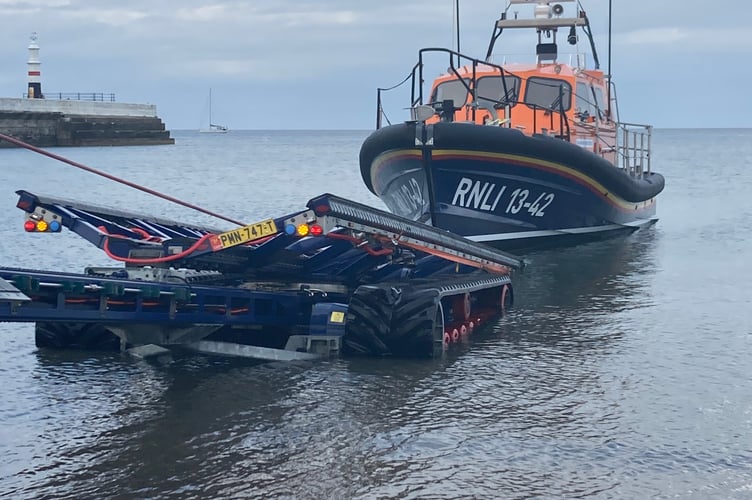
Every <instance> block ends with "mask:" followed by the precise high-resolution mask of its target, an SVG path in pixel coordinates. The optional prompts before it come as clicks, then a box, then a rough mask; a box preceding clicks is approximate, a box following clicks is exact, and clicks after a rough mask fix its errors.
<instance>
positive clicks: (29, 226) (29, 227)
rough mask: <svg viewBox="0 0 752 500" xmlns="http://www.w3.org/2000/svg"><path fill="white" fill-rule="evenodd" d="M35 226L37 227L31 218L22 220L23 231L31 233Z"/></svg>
mask: <svg viewBox="0 0 752 500" xmlns="http://www.w3.org/2000/svg"><path fill="white" fill-rule="evenodd" d="M36 228H37V225H36V223H35V222H34V221H33V220H27V221H26V222H24V230H25V231H26V232H27V233H32V232H34V230H35V229H36Z"/></svg>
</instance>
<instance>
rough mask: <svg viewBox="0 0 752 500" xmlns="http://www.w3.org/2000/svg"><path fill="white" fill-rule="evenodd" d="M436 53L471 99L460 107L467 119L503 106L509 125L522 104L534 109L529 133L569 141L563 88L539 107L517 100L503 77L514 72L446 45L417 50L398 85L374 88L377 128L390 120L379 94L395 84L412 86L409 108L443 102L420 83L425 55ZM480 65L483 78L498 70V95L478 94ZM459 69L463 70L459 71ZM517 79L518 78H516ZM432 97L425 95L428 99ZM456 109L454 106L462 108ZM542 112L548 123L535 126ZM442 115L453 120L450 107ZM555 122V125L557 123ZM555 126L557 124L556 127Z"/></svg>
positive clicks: (438, 104) (507, 124)
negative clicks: (467, 113)
mask: <svg viewBox="0 0 752 500" xmlns="http://www.w3.org/2000/svg"><path fill="white" fill-rule="evenodd" d="M435 53H443V54H445V55H446V56H448V59H449V65H448V72H449V73H451V74H452V75H454V77H455V78H456V79H457V81H458V82H460V83H461V84H462V85H463V86H464V87H465V90H467V93H468V94H469V95H470V98H471V99H470V102H469V103H465V102H463V103H462V106H461V107H464V106H469V110H470V119H471V121H473V122H475V121H476V115H477V113H478V110H479V109H481V110H483V109H485V110H489V109H490V108H492V109H493V110H497V109H503V110H504V120H503V124H504V125H506V126H511V124H512V123H513V122H512V108H514V107H515V106H516V105H517V104H523V105H525V106H527V107H529V108H530V109H532V111H533V124H532V125H533V130H532V132H531V133H533V134H535V133H546V134H552V135H554V136H556V137H559V138H562V139H565V140H569V138H570V127H569V120H568V118H567V115H566V112H565V102H566V100H565V97H566V96H565V95H564V90H563V88H562V87H559V96H558V98H557V99H556V100H555V102H553V103H552V104H551V106H549V107H545V106H540V105H537V104H535V103H527V102H524V101H519V100H518V99H517V95H516V92H515V91H514V89H513V88H509V87H508V86H507V81H506V78H505V77H507V76H509V77H515V76H517V75H514V74H513V73H511V72H510V71H507V70H505V69H504V68H503V67H502V66H500V65H498V64H494V63H491V62H488V61H484V60H481V59H476V58H474V57H470V56H466V55H464V54H462V53H460V52H456V51H454V50H451V49H446V48H440V47H431V48H424V49H421V50H419V51H418V62H417V63H416V64H415V66H413V68H412V70H411V72H410V73H409V74H408V75H407V76H406V77H405V78H404V79H403V80H402V81H401V82H399V83H398V84H396V85H393V86H391V87H387V88H379V89H377V95H376V108H377V109H376V128H377V129H379V128H381V127H382V125H383V123H384V120H386V122H387V123H388V124H389V123H390V122H389V119H388V118H387V116H386V113H385V111H384V107H383V100H382V94H383V93H385V92H389V91H391V90H395V89H397V88H398V87H401V86H402V85H404V84H406V83H407V82H408V81H409V82H410V85H411V90H410V109H411V110H414V109H416V108H417V107H418V106H422V105H424V104H428V105H431V106H434V108H435V109H437V108H438V107H439V106H440V105H441V104H443V103H433V102H426V101H427V97H426V96H425V95H424V86H423V83H424V82H425V80H424V78H423V72H424V68H425V65H426V61H425V58H426V55H427V54H435ZM479 67H482V68H483V69H484V71H483V74H482V77H483V78H488V68H491V69H492V70H496V71H498V75H497V76H498V77H499V79H500V82H501V88H502V92H501V93H500V95H497V96H487V95H479V94H478V85H477V82H478V78H479V75H478V68H479ZM460 70H462V72H460ZM468 72H469V73H470V76H468V74H467V73H468ZM518 78H519V77H518ZM430 97H431V96H428V98H430ZM481 101H484V102H487V103H490V106H489V105H482V104H481ZM461 107H459V108H455V110H457V109H461ZM541 112H542V113H543V114H544V115H547V116H548V117H549V120H548V123H547V124H541V127H540V128H539V127H538V115H539V114H541ZM441 114H442V116H443V117H444V119H453V116H454V115H453V110H446V109H443V110H442V113H441ZM492 114H495V111H492ZM556 117H558V120H556ZM556 121H558V124H557V123H556ZM557 125H558V127H557Z"/></svg>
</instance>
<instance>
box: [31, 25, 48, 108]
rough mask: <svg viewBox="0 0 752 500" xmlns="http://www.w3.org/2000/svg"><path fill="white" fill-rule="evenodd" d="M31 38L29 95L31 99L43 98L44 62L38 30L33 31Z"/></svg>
mask: <svg viewBox="0 0 752 500" xmlns="http://www.w3.org/2000/svg"><path fill="white" fill-rule="evenodd" d="M29 38H30V40H31V42H30V43H29V61H28V63H27V65H28V68H29V85H28V87H29V90H28V94H27V96H28V98H29V99H42V98H43V97H44V96H43V95H42V78H41V77H42V72H41V71H40V66H41V65H42V63H40V62H39V45H37V32H36V31H35V32H34V33H32V34H31V37H29Z"/></svg>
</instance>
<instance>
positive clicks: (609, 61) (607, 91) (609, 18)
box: [606, 0, 612, 120]
mask: <svg viewBox="0 0 752 500" xmlns="http://www.w3.org/2000/svg"><path fill="white" fill-rule="evenodd" d="M611 19H612V18H611V0H608V86H607V87H606V95H607V97H606V99H607V100H608V118H609V120H610V119H611Z"/></svg>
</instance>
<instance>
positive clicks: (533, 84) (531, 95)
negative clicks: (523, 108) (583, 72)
mask: <svg viewBox="0 0 752 500" xmlns="http://www.w3.org/2000/svg"><path fill="white" fill-rule="evenodd" d="M525 104H527V105H528V106H530V107H534V106H537V107H539V108H545V109H555V110H558V109H560V106H561V109H563V110H564V111H569V108H570V107H571V106H572V86H571V85H570V84H569V82H566V81H564V80H557V79H555V78H541V77H537V76H534V77H531V78H528V79H527V86H526V88H525Z"/></svg>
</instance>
